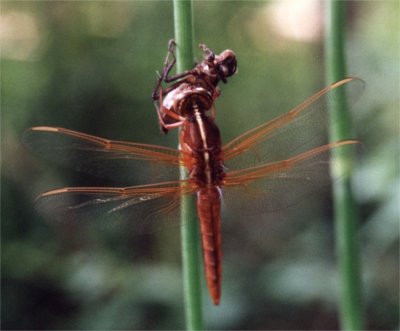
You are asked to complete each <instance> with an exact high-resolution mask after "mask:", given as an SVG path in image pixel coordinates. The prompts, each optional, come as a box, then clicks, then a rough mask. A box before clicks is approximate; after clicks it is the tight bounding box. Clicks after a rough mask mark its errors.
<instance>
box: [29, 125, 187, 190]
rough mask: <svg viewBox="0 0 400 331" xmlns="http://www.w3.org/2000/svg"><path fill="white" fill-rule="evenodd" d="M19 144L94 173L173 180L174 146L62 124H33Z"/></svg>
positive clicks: (176, 158) (143, 180)
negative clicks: (102, 135) (98, 134)
mask: <svg viewBox="0 0 400 331" xmlns="http://www.w3.org/2000/svg"><path fill="white" fill-rule="evenodd" d="M22 142H23V144H24V145H25V146H26V147H27V148H28V149H30V150H32V151H33V152H35V153H36V154H38V155H39V156H40V157H43V158H44V159H47V160H50V161H52V162H55V163H57V164H60V165H66V166H70V167H72V168H74V169H76V170H79V171H83V172H86V173H89V174H92V175H95V176H98V177H102V178H106V179H112V180H114V181H117V182H118V183H119V182H123V183H125V184H126V183H129V185H133V184H144V183H151V182H153V183H155V182H159V181H169V180H176V179H177V178H178V176H179V164H180V157H179V151H178V150H176V149H172V148H168V147H161V146H155V145H147V144H138V143H131V142H123V141H113V140H108V139H103V138H99V137H95V136H92V135H88V134H85V133H81V132H76V131H72V130H68V129H63V128H54V127H34V128H31V129H29V130H27V131H25V133H24V135H23V137H22Z"/></svg>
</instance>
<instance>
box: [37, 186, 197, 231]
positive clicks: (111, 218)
mask: <svg viewBox="0 0 400 331" xmlns="http://www.w3.org/2000/svg"><path fill="white" fill-rule="evenodd" d="M193 192H194V190H193V188H192V186H191V185H190V183H188V182H187V181H175V182H165V183H159V184H152V185H141V186H134V187H124V188H120V187H71V188H62V189H57V190H52V191H49V192H46V193H43V194H41V195H40V196H39V197H38V198H37V199H36V208H37V209H38V210H39V212H41V213H42V214H43V215H44V216H45V217H46V218H48V219H49V220H51V221H55V222H61V223H67V224H71V225H73V224H74V225H88V224H91V225H95V226H97V227H100V228H104V229H106V228H116V227H123V229H124V230H125V229H126V230H128V231H132V232H133V233H135V234H136V233H137V234H140V233H150V232H154V231H156V230H158V229H165V228H168V227H171V226H175V225H179V224H180V219H179V202H180V198H181V196H182V195H184V194H191V193H193Z"/></svg>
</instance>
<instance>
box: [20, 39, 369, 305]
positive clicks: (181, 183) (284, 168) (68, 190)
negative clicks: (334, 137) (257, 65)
mask: <svg viewBox="0 0 400 331" xmlns="http://www.w3.org/2000/svg"><path fill="white" fill-rule="evenodd" d="M174 47H175V44H174V43H173V42H170V44H169V50H168V55H167V58H166V60H165V63H164V69H163V72H162V74H160V75H159V78H158V80H157V83H156V87H155V89H154V91H153V94H152V98H153V99H154V100H155V101H156V111H157V116H158V119H159V122H160V126H161V129H162V131H163V132H164V133H167V132H168V131H169V130H171V129H174V128H178V127H179V128H181V130H180V138H179V140H180V143H179V148H177V149H174V148H170V147H163V146H157V145H151V144H144V143H136V142H125V141H115V140H109V139H104V138H100V137H96V136H93V135H90V134H86V133H81V132H77V131H73V130H69V129H65V128H59V127H49V126H37V127H32V128H30V129H28V130H27V131H25V133H24V135H23V137H22V141H23V143H24V145H25V146H26V147H27V148H28V149H30V150H32V151H33V152H35V153H36V154H38V155H39V156H41V157H43V158H45V159H48V160H51V161H55V162H57V163H60V164H63V165H68V166H72V167H74V168H75V169H77V170H79V171H83V172H87V173H90V174H95V175H97V176H100V177H105V178H114V177H123V180H125V181H126V186H115V187H65V188H59V189H53V190H51V191H48V192H45V193H42V194H40V195H39V196H38V197H37V199H36V206H37V208H38V210H39V211H41V212H42V213H43V214H44V215H45V216H46V217H48V218H50V219H54V220H59V221H65V222H76V221H78V222H85V221H87V220H95V221H96V222H109V223H110V224H112V223H113V222H119V221H121V222H128V223H129V225H128V226H130V227H131V228H132V230H133V231H134V232H135V233H149V232H153V231H156V230H158V229H163V228H165V227H168V226H175V225H182V224H181V220H180V217H179V216H180V212H181V211H180V201H181V199H182V198H183V197H184V196H185V195H192V196H194V197H195V198H196V201H197V212H198V219H199V223H200V230H201V241H202V250H203V264H204V270H205V278H206V281H207V286H208V289H209V293H210V297H211V299H212V301H213V303H214V304H215V305H218V304H219V303H220V300H221V286H222V248H221V242H222V240H221V218H225V217H226V218H227V221H230V220H231V219H232V218H240V217H241V215H246V216H245V219H246V222H248V221H249V215H251V216H252V217H257V216H258V215H263V214H268V213H271V212H274V211H277V210H283V209H285V208H287V207H290V206H293V205H295V204H296V203H298V202H299V201H301V200H303V199H304V198H306V197H307V196H309V195H310V194H312V193H313V192H315V190H316V189H317V187H318V186H320V184H321V178H323V176H324V175H325V174H327V173H329V167H330V165H331V160H330V155H331V151H332V150H333V149H340V148H346V146H347V147H349V146H354V145H356V144H358V141H357V140H355V139H348V140H342V141H337V142H331V143H327V141H326V135H327V123H328V117H329V106H330V105H331V103H332V102H335V97H336V96H335V94H336V93H338V92H341V93H344V94H345V95H346V97H347V99H348V100H349V102H353V101H354V100H356V99H357V98H358V96H359V95H360V94H361V92H362V90H363V88H364V83H363V81H362V80H361V79H359V78H354V77H348V78H345V79H343V80H340V81H338V82H335V83H333V84H331V85H330V86H328V87H326V88H324V89H322V90H320V91H319V92H317V93H316V94H314V95H313V96H311V97H310V98H308V99H307V100H306V101H304V102H303V103H301V104H300V105H298V106H296V107H294V108H293V109H292V110H290V111H289V112H287V113H285V114H283V115H280V116H278V117H276V118H274V119H272V120H269V121H267V122H265V123H263V124H261V125H259V126H257V127H255V128H253V129H251V130H249V131H247V132H245V133H243V134H241V135H239V136H238V137H236V138H234V139H233V140H231V141H229V142H228V143H226V144H222V139H221V136H220V132H219V129H218V127H217V125H216V123H215V114H216V113H215V110H214V101H215V100H216V99H217V98H218V97H219V96H220V90H219V87H218V83H219V82H221V81H222V82H224V83H226V82H227V79H228V77H231V76H232V75H233V74H235V73H236V71H237V61H236V56H235V54H234V53H233V52H232V51H231V50H226V51H224V52H222V53H221V54H219V55H217V54H215V53H214V52H213V51H212V50H211V49H209V48H208V47H206V46H205V45H201V46H200V47H201V48H202V50H203V51H204V60H203V61H202V62H201V63H199V64H197V65H195V66H194V68H193V69H191V70H188V71H185V72H183V73H181V74H177V75H175V76H169V74H170V71H171V68H172V67H173V66H174V64H175V56H174ZM163 83H172V85H170V86H168V87H166V88H164V87H162V84H163ZM181 167H184V168H186V170H187V173H188V177H187V178H186V179H180V177H179V173H180V168H181ZM135 181H141V182H140V183H139V184H137V183H136V182H135ZM132 182H135V185H132ZM226 215H228V216H226ZM243 217H244V216H243ZM249 225H251V224H249Z"/></svg>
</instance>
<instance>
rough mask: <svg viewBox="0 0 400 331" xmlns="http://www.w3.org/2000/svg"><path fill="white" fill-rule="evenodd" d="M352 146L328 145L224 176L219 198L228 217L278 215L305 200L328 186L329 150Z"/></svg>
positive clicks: (346, 144) (353, 143)
mask: <svg viewBox="0 0 400 331" xmlns="http://www.w3.org/2000/svg"><path fill="white" fill-rule="evenodd" d="M355 144H357V141H354V140H347V141H342V142H338V143H332V144H328V145H323V146H320V147H317V148H314V149H312V150H309V151H307V152H304V153H301V154H298V155H296V156H294V157H292V158H289V159H286V160H283V161H278V162H273V163H269V164H266V165H263V166H256V167H251V168H248V169H243V170H238V171H230V172H228V173H227V174H226V178H225V187H224V192H223V197H224V203H225V205H226V206H227V207H228V208H227V210H228V211H229V214H232V215H233V216H234V215H246V216H257V215H260V214H265V213H271V212H279V211H282V210H284V209H286V208H288V207H291V206H293V205H296V204H297V203H299V202H301V201H302V200H304V199H307V198H309V197H310V196H311V195H312V194H314V193H316V192H318V191H319V190H320V189H322V188H323V186H327V185H329V183H330V171H329V170H330V165H331V163H330V151H331V149H333V148H348V147H350V146H354V145H355ZM346 146H347V147H346ZM332 166H335V167H338V166H340V167H346V166H348V165H344V164H341V165H337V164H334V165H332Z"/></svg>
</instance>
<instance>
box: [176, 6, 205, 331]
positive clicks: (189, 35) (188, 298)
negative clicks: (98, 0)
mask: <svg viewBox="0 0 400 331" xmlns="http://www.w3.org/2000/svg"><path fill="white" fill-rule="evenodd" d="M192 17H193V15H192V2H191V0H174V24H175V40H176V43H177V53H176V57H177V72H182V71H184V70H187V69H191V68H192V67H193V63H194V59H193V34H194V33H193V20H192ZM180 172H181V179H185V178H186V177H187V173H186V170H185V169H184V167H181V171H180ZM181 220H182V223H183V224H184V225H183V226H182V232H181V240H182V268H183V290H184V304H185V320H186V329H187V330H202V329H203V316H202V299H201V286H200V285H201V281H200V263H201V258H200V240H199V238H200V236H199V225H198V222H197V216H196V205H195V199H194V197H193V196H185V197H184V198H183V199H182V203H181Z"/></svg>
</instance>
